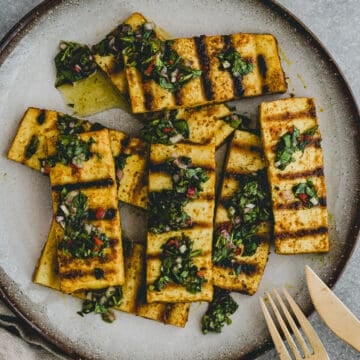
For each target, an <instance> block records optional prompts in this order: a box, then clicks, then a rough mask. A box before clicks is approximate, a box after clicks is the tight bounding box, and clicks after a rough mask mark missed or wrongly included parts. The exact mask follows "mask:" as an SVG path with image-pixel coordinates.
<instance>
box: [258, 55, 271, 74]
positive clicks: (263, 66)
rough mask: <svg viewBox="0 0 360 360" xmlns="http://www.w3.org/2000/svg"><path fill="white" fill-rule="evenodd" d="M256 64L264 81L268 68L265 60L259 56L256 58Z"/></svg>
mask: <svg viewBox="0 0 360 360" xmlns="http://www.w3.org/2000/svg"><path fill="white" fill-rule="evenodd" d="M257 63H258V67H259V72H260V75H261V76H262V77H263V78H264V79H265V78H266V73H267V69H268V68H267V64H266V60H265V58H264V57H263V56H262V55H261V54H260V55H258V57H257Z"/></svg>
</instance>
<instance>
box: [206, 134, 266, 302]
mask: <svg viewBox="0 0 360 360" xmlns="http://www.w3.org/2000/svg"><path fill="white" fill-rule="evenodd" d="M264 168H265V161H264V156H263V151H262V144H261V139H260V137H259V136H257V135H254V134H252V133H249V132H247V131H240V130H236V131H235V133H234V137H233V139H232V141H231V143H230V148H229V153H228V158H227V162H226V165H225V170H224V178H223V182H222V188H221V195H220V199H219V202H218V205H217V209H216V216H215V228H216V229H218V228H219V227H220V226H221V225H222V224H226V223H228V222H229V221H230V217H229V214H228V211H227V208H226V206H225V203H226V201H227V200H228V199H230V198H231V197H232V196H234V193H235V192H236V191H237V190H238V188H239V186H240V184H241V180H238V179H237V178H236V177H237V176H242V175H250V174H254V173H256V172H259V171H261V170H263V169H264ZM239 179H241V177H239ZM270 233H271V223H270V221H263V222H262V223H260V224H259V227H258V230H257V232H256V234H255V236H256V238H257V241H258V242H259V243H258V244H259V245H258V247H257V249H256V251H255V252H254V254H252V255H248V256H245V255H243V254H242V253H240V254H239V255H235V257H234V259H233V262H232V266H228V265H227V266H225V265H224V266H223V265H218V264H214V267H213V282H214V286H217V287H219V288H221V289H226V290H230V291H239V292H242V293H245V294H248V295H253V294H255V293H256V291H257V289H258V287H259V284H260V282H261V279H262V276H263V273H264V269H265V266H266V263H267V259H268V252H269V248H270ZM215 234H216V233H215ZM214 241H215V239H214ZM237 268H239V269H240V271H236V269H237Z"/></svg>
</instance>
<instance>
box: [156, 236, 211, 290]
mask: <svg viewBox="0 0 360 360" xmlns="http://www.w3.org/2000/svg"><path fill="white" fill-rule="evenodd" d="M161 249H162V253H161V255H160V260H161V269H160V276H159V277H158V278H157V279H156V280H155V282H154V284H152V285H150V287H149V289H150V290H157V291H160V290H161V289H163V288H164V287H165V286H166V285H167V284H168V283H171V282H173V283H175V284H180V285H183V286H184V287H185V289H186V290H187V291H188V292H190V293H197V292H199V291H201V287H202V284H203V283H204V281H205V279H204V277H203V276H202V274H201V271H199V269H198V267H197V266H196V265H195V264H194V262H193V258H194V257H196V256H199V255H200V254H201V250H193V241H192V240H191V239H190V238H189V237H188V236H186V235H184V234H182V236H181V237H174V238H170V239H169V240H168V241H167V242H166V243H165V244H163V245H162V247H161Z"/></svg>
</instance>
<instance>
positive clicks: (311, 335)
mask: <svg viewBox="0 0 360 360" xmlns="http://www.w3.org/2000/svg"><path fill="white" fill-rule="evenodd" d="M282 291H283V292H284V295H285V297H286V299H287V301H288V302H289V305H290V307H291V309H292V311H293V312H294V314H295V316H296V318H297V319H298V321H299V324H300V325H301V328H302V329H303V331H304V334H305V335H306V336H307V338H308V340H309V343H310V344H311V346H312V348H313V350H314V352H322V353H323V354H324V355H323V356H324V359H328V357H327V353H326V350H325V347H324V345H323V344H322V342H321V340H320V339H319V337H318V335H317V334H316V332H315V330H314V328H313V327H312V325H311V324H310V322H309V321H308V319H307V318H306V317H305V315H304V313H303V312H302V310H301V309H300V308H299V306H298V305H297V304H296V302H295V301H294V299H293V298H292V297H291V296H290V294H289V293H288V292H287V291H286V289H285V288H283V289H282ZM325 356H326V357H325Z"/></svg>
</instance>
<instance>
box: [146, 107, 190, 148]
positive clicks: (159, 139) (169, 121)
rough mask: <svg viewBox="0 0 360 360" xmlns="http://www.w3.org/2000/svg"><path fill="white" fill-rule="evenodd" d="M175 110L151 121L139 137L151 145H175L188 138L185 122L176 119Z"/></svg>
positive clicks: (187, 128)
mask: <svg viewBox="0 0 360 360" xmlns="http://www.w3.org/2000/svg"><path fill="white" fill-rule="evenodd" d="M176 116H177V110H174V111H168V112H165V113H163V114H161V115H160V116H159V118H157V119H154V120H151V121H150V122H149V123H147V124H146V125H145V126H144V127H143V128H142V129H141V130H140V136H141V137H142V138H143V139H144V140H145V141H147V142H149V143H151V144H165V145H171V144H175V143H177V142H179V141H181V140H183V139H188V138H189V127H188V124H187V122H186V121H185V120H182V119H177V118H176Z"/></svg>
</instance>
